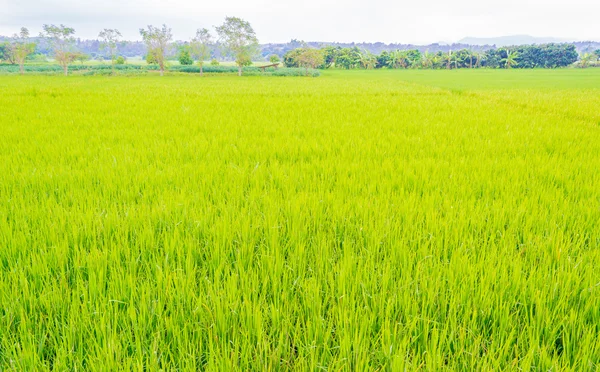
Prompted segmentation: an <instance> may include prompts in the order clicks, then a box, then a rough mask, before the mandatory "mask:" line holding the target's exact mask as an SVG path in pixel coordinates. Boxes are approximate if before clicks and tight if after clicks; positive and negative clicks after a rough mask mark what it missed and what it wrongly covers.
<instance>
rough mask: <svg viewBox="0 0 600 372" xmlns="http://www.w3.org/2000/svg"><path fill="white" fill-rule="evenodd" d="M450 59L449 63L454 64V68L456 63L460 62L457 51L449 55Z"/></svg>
mask: <svg viewBox="0 0 600 372" xmlns="http://www.w3.org/2000/svg"><path fill="white" fill-rule="evenodd" d="M450 60H451V62H450V64H451V65H452V64H454V68H458V63H459V62H460V59H459V56H458V53H455V54H453V55H452V56H451V58H450Z"/></svg>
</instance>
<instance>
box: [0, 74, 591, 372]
mask: <svg viewBox="0 0 600 372" xmlns="http://www.w3.org/2000/svg"><path fill="white" fill-rule="evenodd" d="M599 87H600V70H593V69H590V70H572V69H569V70H567V69H565V70H543V71H542V70H531V71H525V70H522V71H510V70H509V71H497V70H478V71H469V70H460V71H454V70H453V71H347V72H343V71H325V72H323V73H322V74H321V76H320V77H317V78H311V77H307V78H305V77H293V78H291V77H260V76H251V77H242V78H238V77H234V76H208V77H205V78H200V77H198V76H192V75H186V76H181V75H173V76H165V77H163V78H159V77H157V76H132V77H122V76H120V77H103V76H70V77H66V78H65V77H61V76H23V77H20V76H0V92H1V93H0V94H1V96H0V129H1V133H2V136H1V137H0V370H51V369H55V370H223V371H226V370H227V371H229V370H310V371H314V370H327V371H340V370H342V371H344V370H347V371H351V370H356V371H364V370H373V371H399V370H443V369H447V370H517V369H523V370H550V369H552V370H598V368H599V365H600V343H599V342H598V340H599V339H600V222H599V221H600V188H599V186H600V156H599V154H600V110H599V107H600V89H599Z"/></svg>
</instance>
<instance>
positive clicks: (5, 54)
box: [0, 41, 15, 64]
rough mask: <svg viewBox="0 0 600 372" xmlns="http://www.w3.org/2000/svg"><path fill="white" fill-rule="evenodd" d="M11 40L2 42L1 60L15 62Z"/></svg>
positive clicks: (0, 46) (0, 48)
mask: <svg viewBox="0 0 600 372" xmlns="http://www.w3.org/2000/svg"><path fill="white" fill-rule="evenodd" d="M11 52H12V51H11V47H10V43H9V42H7V41H6V42H3V43H0V62H3V63H10V64H14V63H15V61H14V59H13V56H12V53H11Z"/></svg>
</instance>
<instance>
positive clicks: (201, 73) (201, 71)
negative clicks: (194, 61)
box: [200, 65, 204, 76]
mask: <svg viewBox="0 0 600 372" xmlns="http://www.w3.org/2000/svg"><path fill="white" fill-rule="evenodd" d="M200 76H204V69H203V66H202V65H200Z"/></svg>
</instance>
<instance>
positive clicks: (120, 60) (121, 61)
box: [115, 56, 127, 65]
mask: <svg viewBox="0 0 600 372" xmlns="http://www.w3.org/2000/svg"><path fill="white" fill-rule="evenodd" d="M126 61H127V60H126V59H125V57H123V56H118V57H117V59H115V64H117V65H124V64H125V62H126Z"/></svg>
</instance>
